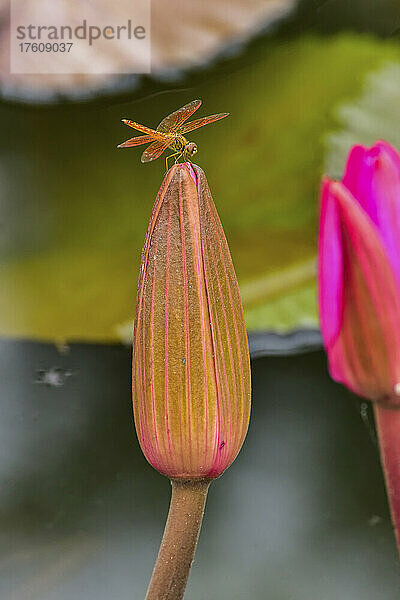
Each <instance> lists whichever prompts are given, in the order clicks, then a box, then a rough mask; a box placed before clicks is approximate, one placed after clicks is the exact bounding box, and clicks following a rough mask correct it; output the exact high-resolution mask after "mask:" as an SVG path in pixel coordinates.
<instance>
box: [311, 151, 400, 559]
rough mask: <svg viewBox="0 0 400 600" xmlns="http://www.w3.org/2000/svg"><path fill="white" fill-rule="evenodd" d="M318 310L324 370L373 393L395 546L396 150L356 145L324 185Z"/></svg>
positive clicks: (399, 524) (398, 473)
mask: <svg viewBox="0 0 400 600" xmlns="http://www.w3.org/2000/svg"><path fill="white" fill-rule="evenodd" d="M318 281H319V313H320V321H321V330H322V335H323V339H324V344H325V348H326V350H327V353H328V359H329V369H330V373H331V375H332V377H333V379H335V380H336V381H339V382H342V383H344V384H345V385H347V386H348V387H349V388H350V389H352V390H353V391H354V392H356V393H357V394H360V395H362V396H365V397H366V398H369V399H371V400H375V401H376V402H375V415H376V423H377V429H378V437H379V442H380V449H381V456H382V463H383V467H384V471H385V477H386V486H387V490H388V496H389V500H390V505H391V511H392V519H393V523H394V526H395V530H396V537H397V543H398V548H399V551H400V157H399V154H398V153H397V151H396V150H395V149H394V148H392V146H390V145H389V144H387V143H385V142H377V143H376V144H375V145H374V146H373V147H372V148H370V149H368V148H364V147H363V146H354V147H353V149H352V151H351V153H350V156H349V159H348V162H347V166H346V170H345V174H344V177H343V181H342V182H341V183H339V182H335V181H331V180H330V179H328V178H326V179H325V180H324V182H323V185H322V198H321V215H320V232H319V273H318Z"/></svg>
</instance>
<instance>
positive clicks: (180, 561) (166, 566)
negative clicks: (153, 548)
mask: <svg viewBox="0 0 400 600" xmlns="http://www.w3.org/2000/svg"><path fill="white" fill-rule="evenodd" d="M171 485H172V495H171V503H170V507H169V513H168V518H167V522H166V525H165V530H164V535H163V538H162V541H161V546H160V551H159V553H158V557H157V561H156V564H155V567H154V570H153V575H152V577H151V581H150V585H149V589H148V590H147V595H146V600H181V599H182V598H183V595H184V593H185V589H186V583H187V580H188V577H189V571H190V567H191V565H192V562H193V557H194V553H195V550H196V546H197V540H198V538H199V533H200V528H201V523H202V521H203V515H204V508H205V504H206V499H207V493H208V488H209V486H210V480H191V481H182V480H179V481H178V480H171Z"/></svg>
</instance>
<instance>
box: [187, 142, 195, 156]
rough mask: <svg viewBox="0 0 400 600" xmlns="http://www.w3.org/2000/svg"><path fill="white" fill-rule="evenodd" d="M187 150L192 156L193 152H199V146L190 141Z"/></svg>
mask: <svg viewBox="0 0 400 600" xmlns="http://www.w3.org/2000/svg"><path fill="white" fill-rule="evenodd" d="M186 152H187V153H188V154H190V156H193V154H196V152H197V146H196V144H195V143H194V142H189V144H188V145H187V146H186Z"/></svg>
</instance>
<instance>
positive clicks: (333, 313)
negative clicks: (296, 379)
mask: <svg viewBox="0 0 400 600" xmlns="http://www.w3.org/2000/svg"><path fill="white" fill-rule="evenodd" d="M331 183H332V182H331V181H330V180H329V179H328V178H326V179H324V181H323V182H322V189H321V208H320V224H319V240H318V281H319V288H318V300H319V317H320V323H321V331H322V336H323V339H324V343H325V346H326V348H329V347H330V346H331V345H332V344H333V343H334V342H335V340H336V338H337V337H338V335H339V331H340V326H341V322H342V297H343V256H342V239H341V231H340V219H339V211H338V206H337V203H336V200H335V198H334V197H332V195H331V192H330V188H331Z"/></svg>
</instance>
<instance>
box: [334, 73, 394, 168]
mask: <svg viewBox="0 0 400 600" xmlns="http://www.w3.org/2000/svg"><path fill="white" fill-rule="evenodd" d="M335 117H336V118H337V120H338V122H339V123H340V129H338V131H335V132H334V133H332V134H330V135H329V136H328V138H327V149H328V150H327V153H326V159H325V170H326V172H327V173H328V174H329V175H331V176H332V177H336V178H341V176H342V172H343V168H344V164H345V161H346V157H347V154H348V152H349V150H350V148H351V147H352V146H353V144H365V145H366V146H371V145H373V144H374V143H375V142H376V141H377V140H379V139H384V140H386V141H387V142H390V143H391V144H393V145H394V146H396V147H397V148H400V127H399V123H400V64H399V63H398V62H388V63H386V64H384V65H383V66H382V67H381V68H380V69H379V70H378V71H376V72H373V73H371V74H370V75H369V76H368V78H367V83H366V85H365V89H364V92H363V94H362V95H361V97H360V98H357V99H356V100H354V101H353V102H347V103H345V104H343V105H341V106H340V107H338V109H337V110H336V111H335Z"/></svg>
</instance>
